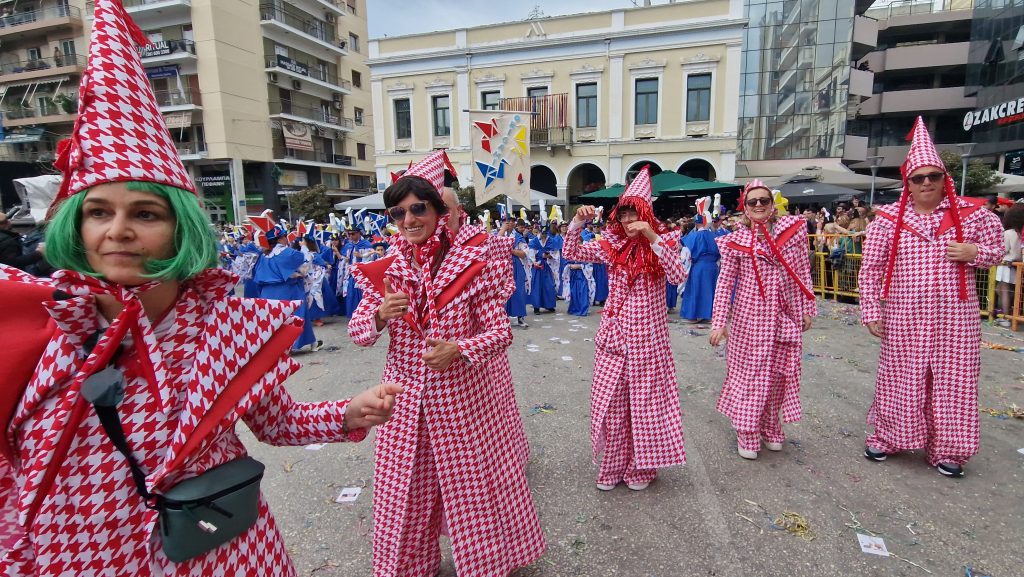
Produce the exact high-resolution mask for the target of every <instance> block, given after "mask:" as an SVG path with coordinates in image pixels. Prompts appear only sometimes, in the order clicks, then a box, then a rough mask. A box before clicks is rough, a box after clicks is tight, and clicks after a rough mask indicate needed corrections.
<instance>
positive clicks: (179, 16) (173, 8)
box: [124, 0, 192, 30]
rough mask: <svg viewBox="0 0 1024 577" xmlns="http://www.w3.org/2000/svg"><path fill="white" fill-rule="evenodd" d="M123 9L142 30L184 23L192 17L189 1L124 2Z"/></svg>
mask: <svg viewBox="0 0 1024 577" xmlns="http://www.w3.org/2000/svg"><path fill="white" fill-rule="evenodd" d="M124 7H125V10H127V11H128V14H130V15H131V17H132V19H133V20H135V22H136V23H137V24H138V25H139V26H141V27H142V29H143V30H147V29H149V28H158V27H161V26H163V25H166V24H167V23H169V22H181V23H185V22H188V21H189V20H190V19H191V17H192V1H191V0H124Z"/></svg>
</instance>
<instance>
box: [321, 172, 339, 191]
mask: <svg viewBox="0 0 1024 577" xmlns="http://www.w3.org/2000/svg"><path fill="white" fill-rule="evenodd" d="M323 178H324V186H326V187H327V188H341V176H340V175H338V174H335V173H333V172H325V173H323Z"/></svg>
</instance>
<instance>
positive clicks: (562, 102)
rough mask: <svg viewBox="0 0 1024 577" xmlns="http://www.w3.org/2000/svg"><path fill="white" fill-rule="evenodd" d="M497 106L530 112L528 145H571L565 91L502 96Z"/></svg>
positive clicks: (570, 130) (570, 129)
mask: <svg viewBox="0 0 1024 577" xmlns="http://www.w3.org/2000/svg"><path fill="white" fill-rule="evenodd" d="M498 107H499V108H500V109H501V110H515V111H519V112H529V113H530V146H547V147H551V146H572V142H573V140H572V136H573V134H572V127H571V126H569V124H568V123H569V118H570V115H569V114H568V111H569V108H568V107H569V95H568V94H567V93H564V92H563V93H559V94H548V95H545V96H525V97H521V98H502V99H501V102H500V103H499V104H498Z"/></svg>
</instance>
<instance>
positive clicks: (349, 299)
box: [340, 238, 373, 317]
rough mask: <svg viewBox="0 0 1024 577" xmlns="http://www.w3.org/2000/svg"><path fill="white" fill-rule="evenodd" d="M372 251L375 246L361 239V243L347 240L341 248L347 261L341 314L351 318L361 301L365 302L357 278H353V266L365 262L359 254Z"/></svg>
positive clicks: (342, 256)
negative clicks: (357, 284)
mask: <svg viewBox="0 0 1024 577" xmlns="http://www.w3.org/2000/svg"><path fill="white" fill-rule="evenodd" d="M372 250H373V244H372V243H371V242H370V241H368V240H366V239H365V238H360V239H359V242H352V241H351V240H347V241H345V244H344V245H343V246H342V247H341V251H340V252H341V258H343V259H345V264H346V274H345V278H344V279H342V281H341V282H342V283H344V287H343V292H344V295H345V301H344V303H343V304H342V309H343V310H342V313H341V314H343V315H345V316H348V317H351V316H352V313H354V312H355V311H356V307H358V306H359V301H361V300H363V291H362V290H360V289H359V287H357V286H356V277H354V276H352V272H351V271H352V265H355V264H359V263H361V262H363V258H362V257H360V256H359V254H357V253H359V252H362V251H372Z"/></svg>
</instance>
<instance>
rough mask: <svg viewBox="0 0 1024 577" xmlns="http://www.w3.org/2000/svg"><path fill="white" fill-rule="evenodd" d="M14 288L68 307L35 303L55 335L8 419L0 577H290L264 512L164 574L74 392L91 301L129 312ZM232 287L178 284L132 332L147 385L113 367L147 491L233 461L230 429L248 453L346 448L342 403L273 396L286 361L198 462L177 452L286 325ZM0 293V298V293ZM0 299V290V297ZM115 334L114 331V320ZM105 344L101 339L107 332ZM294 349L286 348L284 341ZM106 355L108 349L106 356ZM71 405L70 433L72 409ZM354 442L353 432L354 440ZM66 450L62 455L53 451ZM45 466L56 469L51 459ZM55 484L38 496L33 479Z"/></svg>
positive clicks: (60, 285) (69, 286)
mask: <svg viewBox="0 0 1024 577" xmlns="http://www.w3.org/2000/svg"><path fill="white" fill-rule="evenodd" d="M11 280H14V281H20V282H21V283H27V284H38V285H43V286H48V287H53V288H54V289H59V290H62V291H64V292H66V293H68V294H71V295H73V296H72V298H69V299H66V300H60V301H52V302H46V303H43V306H44V307H45V308H46V310H47V312H48V313H49V315H50V316H51V317H52V318H53V320H54V321H55V323H56V331H55V332H54V333H53V338H52V339H51V340H50V342H49V343H48V345H47V346H46V349H45V352H44V353H43V355H42V357H41V358H40V359H39V362H38V366H37V368H36V369H35V372H34V375H33V376H32V378H31V381H30V382H29V383H28V387H27V389H26V390H25V392H24V394H23V396H22V398H21V402H20V403H19V405H18V406H17V409H16V410H15V412H14V415H13V418H12V420H11V422H10V424H9V425H8V426H7V428H6V430H5V435H4V443H6V444H7V446H8V447H9V448H10V449H11V450H12V451H13V453H14V456H15V461H14V463H15V466H14V473H15V475H14V476H15V480H16V486H17V491H16V502H17V507H18V523H19V528H20V529H21V531H22V535H21V536H20V539H19V540H18V541H17V542H16V543H15V544H14V546H13V547H12V549H11V550H10V551H8V552H7V555H6V556H5V557H4V558H2V559H0V574H2V575H9V576H15V575H17V576H49V575H52V576H58V575H110V576H115V575H139V576H148V575H176V576H186V575H188V576H195V577H211V576H234V575H239V574H242V575H294V574H295V572H294V569H293V568H292V565H291V560H290V559H289V558H288V554H287V552H286V550H285V545H284V541H283V539H282V538H281V535H280V534H279V533H278V530H277V528H276V525H275V523H274V519H273V516H272V515H271V514H270V510H269V509H268V508H267V504H266V502H265V501H263V500H261V502H260V517H259V520H258V521H257V522H256V524H255V525H254V526H253V527H251V528H250V529H249V530H248V531H246V532H245V533H243V534H242V535H240V536H238V537H237V538H235V539H234V540H232V541H229V542H228V543H226V544H224V545H222V546H220V547H218V548H217V549H214V550H212V551H210V552H208V553H206V554H205V555H202V556H199V557H196V558H194V559H191V560H189V561H186V562H184V563H177V564H176V563H172V562H170V561H168V560H167V558H166V557H165V556H164V555H163V553H162V551H161V550H160V538H159V532H158V531H156V530H155V529H156V527H157V522H158V517H157V513H156V512H155V511H153V510H150V509H147V508H146V506H145V503H144V502H143V500H142V498H141V497H139V495H138V493H137V491H136V487H135V485H134V483H133V482H132V478H131V471H130V469H129V467H128V464H127V463H126V461H125V459H124V457H123V456H122V455H121V454H120V453H119V452H118V451H117V449H115V448H114V445H113V444H112V443H111V441H110V440H109V439H108V438H107V435H106V433H105V432H104V431H103V428H102V426H101V425H100V423H99V419H98V417H97V416H96V414H95V412H94V411H93V410H92V408H91V407H89V406H88V403H86V402H85V401H84V399H82V397H81V396H80V395H79V393H78V387H80V386H81V383H82V381H83V380H84V379H85V377H86V376H88V375H89V374H91V373H92V372H95V370H97V369H98V368H102V367H97V366H96V365H97V362H98V361H97V357H98V351H100V350H103V349H105V347H106V346H107V345H106V343H105V341H109V340H110V335H109V334H108V335H107V336H105V337H103V338H102V339H101V340H100V342H99V343H98V344H97V345H96V349H95V351H94V352H93V354H92V355H90V356H89V357H88V358H85V357H84V356H83V354H82V352H81V351H82V346H83V343H84V342H85V341H86V339H88V338H89V337H90V336H91V335H93V333H94V332H96V331H97V330H98V329H100V328H102V326H103V324H104V323H103V322H102V321H101V320H100V319H101V317H100V315H99V314H98V312H97V308H96V304H95V301H94V298H93V294H114V295H117V296H118V298H120V299H121V300H122V301H123V302H131V301H132V300H133V299H136V298H137V296H136V295H135V293H134V292H132V291H130V290H128V289H123V288H119V287H117V286H114V285H108V284H106V283H103V282H102V281H98V280H96V279H89V278H87V277H83V276H82V275H79V274H78V273H73V272H69V271H58V272H57V273H55V274H54V278H53V280H52V281H51V280H49V279H36V278H34V277H30V276H28V275H25V274H24V273H21V272H20V271H17V270H16V269H11V268H8V267H0V281H11ZM237 282H238V279H237V277H236V276H235V275H233V274H231V273H229V272H227V271H223V270H218V269H210V270H207V271H206V272H204V273H202V274H200V275H198V276H196V277H194V278H192V279H190V280H188V281H185V282H183V283H182V285H181V292H180V296H179V297H178V300H177V302H176V303H175V305H174V307H173V309H172V311H171V312H170V313H169V314H168V315H167V316H166V317H164V318H163V319H162V320H161V321H159V322H158V324H157V326H155V327H153V326H151V325H150V323H149V321H148V320H146V318H145V316H144V315H143V316H142V317H141V318H140V319H139V323H140V327H141V330H142V335H143V341H144V342H145V343H146V347H147V349H148V354H146V357H147V359H148V363H149V364H150V365H151V366H152V367H153V371H154V374H155V375H156V377H157V379H156V381H155V382H156V383H158V386H155V387H154V385H152V384H151V383H150V382H149V380H148V379H147V378H146V377H145V371H143V370H142V369H141V368H140V367H141V366H142V364H141V363H140V354H139V353H138V352H137V350H136V349H135V347H134V345H133V346H128V347H126V349H125V351H126V353H125V354H122V355H120V357H119V358H118V359H117V360H116V361H115V366H117V367H118V368H120V369H122V370H123V371H124V373H125V377H126V389H125V397H124V400H123V401H122V402H121V404H120V405H119V406H118V412H119V413H120V414H121V418H122V421H123V423H124V429H125V434H126V436H127V439H128V443H129V446H131V447H132V451H133V453H134V455H135V457H136V458H137V459H138V460H139V464H140V466H141V468H142V470H144V471H147V472H148V473H149V474H148V477H147V485H148V487H149V489H150V490H151V491H152V490H154V489H156V490H157V491H159V490H160V489H161V488H167V487H170V486H173V485H174V484H175V483H177V482H179V481H180V480H182V479H185V478H189V477H193V476H195V475H198V474H200V473H202V472H204V471H206V470H208V469H210V468H212V467H215V466H217V465H221V464H223V463H226V462H227V461H230V460H232V459H235V458H238V457H241V456H244V455H245V454H246V452H245V447H244V446H243V445H242V443H241V441H240V440H239V439H238V436H237V435H236V434H235V430H234V429H235V424H236V423H237V422H238V420H239V419H241V420H243V421H245V423H246V425H247V426H248V427H249V429H251V430H252V431H253V433H254V434H255V435H256V436H257V438H259V439H260V440H261V441H264V442H267V443H271V444H277V445H304V444H309V443H324V442H334V441H344V440H348V435H347V434H346V433H345V432H344V431H343V430H342V425H343V422H344V410H345V405H346V404H347V402H346V401H332V402H326V403H296V402H294V401H292V399H291V398H290V397H289V395H288V393H287V392H286V391H285V390H284V388H283V387H282V384H283V382H284V380H285V379H286V378H287V377H288V376H289V375H291V374H292V373H294V372H295V371H296V370H298V364H297V363H296V362H295V361H293V360H291V359H290V358H289V357H287V356H281V357H280V358H278V359H277V360H276V362H272V363H271V369H270V370H269V371H268V372H267V373H266V374H265V375H263V376H262V377H261V378H259V379H258V380H257V381H256V382H255V384H254V385H253V386H252V387H251V389H249V390H248V392H247V393H246V394H245V396H244V397H243V398H242V399H241V401H240V402H239V403H238V404H237V405H236V406H235V407H234V409H233V410H232V411H230V412H229V413H228V414H227V415H225V416H224V418H223V419H222V420H221V421H220V422H219V423H218V424H217V425H216V427H215V428H214V430H213V431H212V432H210V434H209V435H208V436H206V437H205V438H204V439H203V440H202V443H201V444H200V447H199V449H198V450H194V451H191V452H189V453H187V454H186V453H185V452H184V451H185V450H186V442H187V441H189V439H191V438H193V437H194V436H195V435H194V433H195V431H196V428H197V426H198V424H199V420H200V417H202V416H203V415H205V414H207V413H209V412H210V411H211V406H212V405H213V403H214V401H215V400H216V399H217V398H218V397H219V396H220V395H221V394H222V391H223V390H224V388H225V387H226V385H227V384H228V383H229V382H230V381H231V379H232V378H233V377H234V376H235V375H237V374H238V373H239V372H240V371H241V370H242V369H243V368H244V367H245V366H246V365H247V364H250V363H252V362H253V361H254V359H255V358H256V357H257V356H258V355H259V353H260V350H261V349H262V348H263V347H264V346H265V345H266V343H267V342H268V341H269V339H271V338H272V337H273V336H274V334H275V332H277V331H279V330H281V329H283V328H284V327H286V326H289V325H294V324H296V323H300V322H301V321H299V320H298V319H296V318H295V317H293V316H291V313H292V311H293V310H294V308H295V305H294V304H293V303H287V302H278V301H263V300H257V299H239V298H235V297H233V296H231V294H232V293H233V291H234V287H235V286H236V284H237ZM0 286H2V285H0ZM5 288H6V287H5V286H2V288H0V293H2V292H3V290H4V289H5ZM115 322H116V321H115ZM108 333H109V331H108ZM292 338H294V336H293V337H292ZM113 344H114V345H115V346H116V343H113ZM79 405H84V408H85V411H84V413H83V418H82V419H81V421H80V422H78V423H76V419H75V418H74V416H73V415H74V414H75V412H76V411H75V407H76V406H79ZM354 436H355V438H356V439H359V438H362V437H363V436H365V431H364V430H360V431H356V432H354ZM64 438H69V439H70V445H69V446H68V447H67V449H66V456H65V457H63V458H60V457H58V456H55V454H56V453H60V451H58V450H57V448H58V447H59V446H60V445H61V439H64ZM55 459H59V460H55ZM51 466H53V467H56V471H57V473H56V477H55V478H54V481H53V483H52V485H51V486H50V488H49V490H45V487H46V483H45V481H44V479H45V477H46V471H47V470H48V468H49V467H51Z"/></svg>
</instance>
